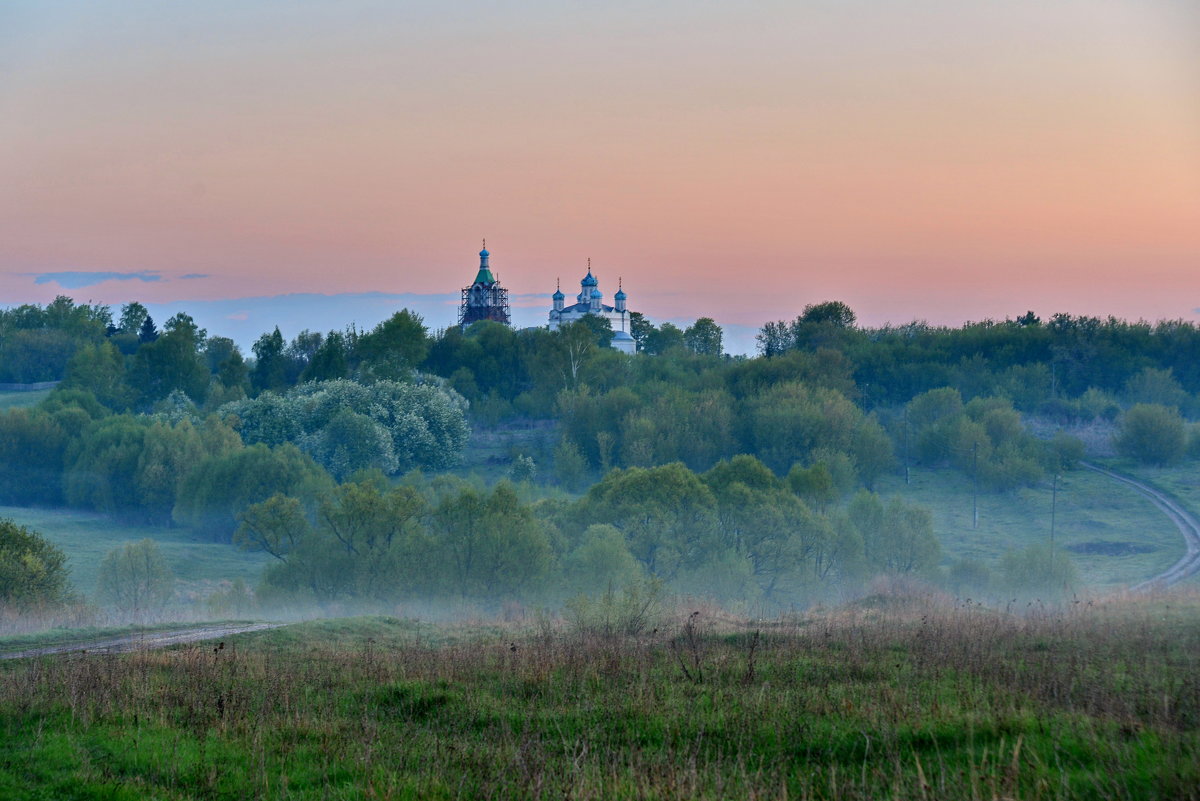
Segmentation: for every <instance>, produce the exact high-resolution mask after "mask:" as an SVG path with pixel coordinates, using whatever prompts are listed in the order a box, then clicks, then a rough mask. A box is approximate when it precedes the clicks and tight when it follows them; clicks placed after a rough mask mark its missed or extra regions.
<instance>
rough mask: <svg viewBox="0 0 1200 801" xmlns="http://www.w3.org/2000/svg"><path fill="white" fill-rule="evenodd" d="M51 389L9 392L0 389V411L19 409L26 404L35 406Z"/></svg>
mask: <svg viewBox="0 0 1200 801" xmlns="http://www.w3.org/2000/svg"><path fill="white" fill-rule="evenodd" d="M50 392H51V390H48V389H40V390H38V391H37V392H11V391H4V390H0V411H4V410H6V409H19V408H23V407H26V406H36V405H37V404H39V403H41V402H42V400H44V399H45V398H46V396H48V395H49V394H50Z"/></svg>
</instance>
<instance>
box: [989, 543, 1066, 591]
mask: <svg viewBox="0 0 1200 801" xmlns="http://www.w3.org/2000/svg"><path fill="white" fill-rule="evenodd" d="M1000 581H1001V582H1002V584H1003V588H1004V589H1006V590H1007V591H1009V592H1012V593H1017V594H1019V595H1022V596H1025V597H1030V596H1032V597H1037V598H1040V599H1042V600H1046V601H1052V600H1058V599H1061V598H1065V597H1067V596H1069V595H1070V594H1071V593H1072V592H1074V591H1075V590H1076V589H1077V588H1078V587H1079V571H1078V570H1077V569H1076V567H1075V564H1074V563H1073V562H1072V561H1071V559H1070V556H1069V555H1068V554H1067V553H1065V552H1064V551H1061V550H1057V549H1052V548H1051V547H1050V546H1049V545H1031V546H1030V547H1028V548H1025V549H1023V550H1019V551H1008V552H1007V553H1005V554H1004V556H1003V557H1002V558H1001V560H1000Z"/></svg>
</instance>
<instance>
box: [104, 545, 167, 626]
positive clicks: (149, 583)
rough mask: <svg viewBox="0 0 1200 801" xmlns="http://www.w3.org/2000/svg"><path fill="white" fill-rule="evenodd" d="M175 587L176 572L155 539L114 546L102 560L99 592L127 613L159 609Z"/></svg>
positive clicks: (137, 615) (138, 615) (141, 613)
mask: <svg viewBox="0 0 1200 801" xmlns="http://www.w3.org/2000/svg"><path fill="white" fill-rule="evenodd" d="M174 587H175V575H174V574H173V573H172V572H171V568H170V567H168V566H167V562H166V560H165V559H163V556H162V552H161V551H160V550H159V548H158V543H156V542H155V541H154V540H151V539H144V540H142V541H141V542H127V543H125V544H124V545H122V546H120V547H119V548H113V549H112V550H111V551H109V552H108V553H106V554H105V555H104V559H103V560H102V561H101V562H100V575H99V577H98V578H97V590H96V591H97V594H98V595H99V596H100V600H101V601H102V602H104V603H105V604H107V605H109V606H111V607H113V608H114V609H117V610H119V611H121V612H123V613H125V614H127V615H132V616H134V617H144V616H146V615H148V614H152V613H154V612H158V611H159V610H161V609H162V607H163V605H164V604H166V602H167V600H168V599H169V598H170V597H171V594H172V592H173V590H174Z"/></svg>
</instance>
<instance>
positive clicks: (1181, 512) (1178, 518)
mask: <svg viewBox="0 0 1200 801" xmlns="http://www.w3.org/2000/svg"><path fill="white" fill-rule="evenodd" d="M1079 464H1080V465H1081V466H1083V467H1086V468H1087V469H1088V470H1094V471H1096V472H1097V473H1101V474H1103V475H1106V476H1108V477H1109V478H1111V479H1112V480H1113V481H1119V482H1121V483H1122V484H1126V485H1128V486H1130V487H1133V489H1135V490H1136V491H1138V492H1140V493H1141V494H1142V495H1145V496H1146V497H1147V498H1149V499H1150V502H1151V503H1152V504H1154V505H1155V506H1157V507H1158V508H1159V509H1160V510H1162V512H1163V513H1164V514H1165V515H1166V516H1167V517H1169V518H1171V522H1172V523H1174V524H1175V525H1176V526H1177V527H1178V528H1179V533H1180V534H1182V535H1183V543H1184V545H1185V546H1186V548H1187V550H1186V551H1185V552H1184V554H1183V557H1182V558H1180V560H1179V561H1178V562H1176V563H1175V564H1173V565H1171V566H1170V567H1169V568H1167V569H1166V570H1165V571H1163V572H1162V573H1159V574H1158V575H1157V576H1154V577H1152V578H1148V579H1146V580H1145V581H1143V582H1142V583H1141V584H1135V585H1134V586H1132V587H1130V588H1129V589H1130V590H1132V591H1133V592H1145V591H1146V590H1151V589H1154V588H1156V587H1170V586H1171V585H1172V584H1175V583H1176V582H1179V581H1183V580H1184V579H1185V578H1188V577H1189V576H1194V575H1195V574H1196V573H1198V572H1200V521H1197V520H1196V518H1195V517H1194V516H1193V515H1192V514H1191V512H1188V511H1187V510H1186V509H1184V508H1183V507H1182V506H1180V505H1179V504H1177V503H1175V501H1173V500H1171V499H1170V498H1169V497H1168V496H1167V495H1166V494H1165V493H1162V492H1159V491H1158V490H1156V489H1154V488H1153V487H1151V486H1150V485H1148V484H1143V483H1142V482H1140V481H1136V480H1134V479H1132V478H1129V477H1128V476H1123V475H1121V474H1120V473H1114V472H1113V471H1111V470H1106V469H1105V468H1103V467H1097V466H1096V465H1094V464H1088V463H1087V462H1080V463H1079Z"/></svg>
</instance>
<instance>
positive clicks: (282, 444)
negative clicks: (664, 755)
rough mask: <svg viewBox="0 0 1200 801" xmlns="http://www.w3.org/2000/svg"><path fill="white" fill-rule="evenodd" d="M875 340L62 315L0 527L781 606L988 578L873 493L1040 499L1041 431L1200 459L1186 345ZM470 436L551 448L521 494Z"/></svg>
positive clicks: (1137, 334)
mask: <svg viewBox="0 0 1200 801" xmlns="http://www.w3.org/2000/svg"><path fill="white" fill-rule="evenodd" d="M856 323H857V321H856V318H855V315H854V312H853V311H852V310H851V309H850V308H849V307H848V306H846V305H845V304H844V303H840V302H837V301H831V302H826V303H817V304H811V305H809V306H807V307H805V309H804V310H803V312H802V313H801V314H800V315H799V316H798V317H797V318H796V319H795V320H793V321H791V322H786V321H780V322H770V323H767V324H765V325H764V326H763V329H762V331H761V332H760V336H759V343H760V348H761V355H760V356H758V357H756V358H749V359H748V358H743V357H736V358H732V357H728V356H725V355H724V354H723V346H722V332H721V329H720V326H718V325H717V324H716V323H715V322H714V321H713V320H712V319H710V318H700V319H698V320H696V321H695V323H694V324H692V325H690V326H686V327H685V328H681V327H679V326H676V325H673V324H671V323H663V324H662V325H658V326H656V325H653V324H652V323H650V322H649V321H648V320H646V319H645V318H642V317H638V318H636V319H635V320H634V331H633V335H634V338H635V340H636V341H637V342H638V344H639V350H640V353H639V354H638V355H635V356H633V357H630V356H626V355H624V354H621V353H618V352H616V351H614V350H612V349H610V348H607V347H606V342H607V339H608V338H610V337H611V335H612V332H611V329H610V328H609V327H608V326H607V324H606V323H605V321H603V320H599V319H584V320H583V321H581V322H579V323H575V324H572V325H567V326H563V328H562V329H561V330H559V331H555V332H550V331H546V330H527V331H516V330H513V329H511V328H509V327H507V326H504V325H500V324H497V323H492V322H481V323H477V324H474V325H472V326H470V327H469V328H468V329H467V330H465V331H463V330H460V329H459V328H457V327H454V328H450V329H448V330H445V331H439V332H433V333H431V332H429V331H428V330H427V329H426V328H425V326H424V323H423V321H422V320H421V318H420V317H419V316H417V315H414V314H412V313H410V312H408V311H402V312H399V313H397V314H396V315H394V316H393V317H392V318H390V319H389V320H386V321H384V322H383V323H381V324H380V325H379V326H377V327H375V328H374V329H373V330H371V331H368V332H359V331H356V330H355V329H353V328H349V329H347V330H345V331H331V332H327V333H325V334H321V333H316V332H310V331H304V332H301V333H300V334H298V335H297V336H296V337H295V338H293V339H292V340H291V341H288V340H286V339H285V338H284V337H283V335H282V334H281V333H280V332H279V331H278V330H277V329H276V330H272V331H270V332H268V333H264V334H263V336H262V337H260V338H259V340H258V341H257V342H256V343H255V344H254V347H253V348H252V354H251V355H250V357H246V356H244V355H243V354H242V353H241V352H240V350H239V348H238V347H237V345H236V344H235V343H233V342H232V341H231V340H229V339H228V338H225V337H221V336H210V335H209V334H208V333H207V332H206V331H204V330H202V329H200V328H198V326H196V324H195V323H194V321H193V320H192V319H191V318H190V317H189V316H188V315H186V314H177V315H175V316H173V317H172V318H170V319H169V320H167V321H165V322H163V323H162V326H161V328H159V327H158V325H157V324H156V323H155V321H154V320H152V319H151V318H150V315H149V314H148V313H147V312H146V310H145V308H144V307H141V306H140V305H139V304H128V305H126V306H125V307H123V308H122V309H121V310H120V313H119V315H116V316H115V318H114V315H113V313H112V312H111V311H110V310H108V309H106V308H103V307H93V306H76V305H75V304H74V303H73V302H72V301H70V300H68V299H66V298H60V299H59V300H56V301H55V302H54V303H53V304H50V305H49V306H47V307H44V308H43V307H36V306H29V307H18V308H17V309H11V310H5V311H3V312H0V331H2V332H4V334H5V336H4V338H3V339H2V340H0V342H2V343H3V344H2V345H0V372H2V373H3V375H6V376H9V377H20V378H21V379H22V380H35V379H36V380H42V379H46V380H55V379H62V383H61V384H60V385H59V387H58V388H57V389H55V390H54V391H53V392H52V393H51V394H50V395H49V396H48V397H47V398H46V399H45V400H44V401H43V402H41V403H40V404H38V405H37V406H35V407H32V408H27V409H13V410H10V411H8V412H5V413H3V414H0V503H10V504H42V505H51V506H53V505H63V504H65V505H69V506H72V507H75V508H82V509H91V510H96V511H99V512H103V513H106V514H109V515H112V516H113V517H114V518H117V519H120V520H124V521H128V522H133V523H155V524H159V525H174V526H184V527H187V528H189V529H191V530H193V531H195V532H197V533H199V534H201V535H202V536H204V537H206V538H209V539H212V540H214V541H220V542H235V543H237V544H238V545H239V546H241V547H244V548H248V549H253V550H261V551H263V552H265V553H267V554H270V556H271V557H272V559H273V561H274V562H276V563H277V564H275V565H274V566H273V567H272V568H271V569H270V570H269V571H268V572H267V574H266V576H265V578H264V584H263V586H262V588H261V590H262V591H263V592H265V593H267V594H271V593H274V594H275V596H276V597H279V598H305V599H308V600H311V601H316V602H322V603H329V602H343V601H346V600H350V599H358V600H375V601H381V602H384V601H394V600H398V599H400V600H403V599H414V598H418V597H424V598H429V597H444V598H448V599H453V598H457V599H476V600H479V599H493V600H494V599H502V598H522V599H526V600H533V599H544V600H553V599H556V598H557V599H563V598H566V597H569V596H570V595H571V594H572V593H574V592H576V591H579V590H580V589H582V588H589V591H592V592H599V591H600V590H601V589H602V585H605V582H607V581H612V582H617V583H619V584H630V585H633V584H637V583H639V582H660V583H663V584H664V585H666V586H669V587H671V588H674V589H677V590H680V591H697V592H707V593H711V594H715V595H718V596H721V597H724V598H729V599H739V600H742V601H749V602H763V603H770V604H777V605H787V604H796V603H805V602H807V601H809V600H811V599H814V598H818V597H824V596H827V595H829V594H830V593H839V592H845V591H849V588H852V587H861V586H862V584H863V582H865V581H867V580H869V579H870V577H871V576H873V575H876V574H879V573H886V574H899V575H909V576H914V577H920V578H922V579H925V580H930V581H942V582H953V581H960V582H961V581H963V580H965V577H966V576H968V575H971V574H973V573H978V574H979V575H981V576H982V575H983V574H982V573H980V571H979V570H977V569H976V568H975V567H973V566H972V565H968V564H965V563H964V564H959V565H952V566H950V568H949V572H946V570H947V566H946V565H945V564H943V561H944V560H943V557H942V552H941V549H940V547H939V544H938V542H937V539H936V537H935V536H934V534H933V524H932V520H931V517H930V515H929V513H928V511H927V510H923V509H920V508H918V507H915V506H913V505H911V504H909V503H906V502H904V501H902V500H900V499H897V498H894V497H881V496H878V495H876V494H874V490H875V489H876V488H877V487H878V485H879V484H880V482H881V481H883V479H884V478H885V477H887V476H888V475H892V474H895V473H898V472H903V471H904V470H905V469H909V470H911V469H920V470H923V471H928V472H930V473H932V474H937V475H946V476H949V475H953V474H958V475H959V476H962V477H966V478H968V479H969V480H970V482H971V485H972V486H974V487H976V488H977V490H978V491H981V492H989V493H1012V492H1016V491H1018V490H1020V489H1021V488H1024V487H1032V486H1039V485H1043V484H1044V483H1045V482H1047V481H1049V480H1050V478H1051V477H1052V476H1053V475H1054V474H1057V473H1059V472H1061V471H1063V470H1069V469H1071V468H1072V467H1073V465H1074V464H1075V463H1076V462H1077V461H1078V460H1079V459H1080V458H1081V457H1082V455H1083V447H1082V444H1081V443H1080V442H1079V441H1078V440H1075V439H1074V438H1072V437H1070V436H1068V435H1066V434H1063V433H1061V432H1060V433H1059V434H1057V435H1055V436H1054V437H1053V438H1052V439H1048V440H1047V439H1039V438H1036V437H1034V436H1033V435H1032V434H1031V433H1030V431H1029V430H1028V429H1027V427H1026V425H1025V420H1024V418H1025V417H1027V416H1035V417H1037V418H1038V419H1039V420H1040V421H1043V423H1044V424H1049V425H1054V424H1075V423H1080V422H1087V421H1092V422H1096V423H1103V424H1112V425H1115V426H1116V428H1115V429H1114V431H1115V435H1116V436H1115V439H1114V444H1115V447H1117V448H1118V449H1119V451H1120V452H1121V453H1122V454H1124V455H1125V456H1126V457H1127V458H1129V459H1132V460H1135V461H1138V462H1143V463H1147V464H1169V463H1173V462H1176V461H1179V460H1181V459H1186V458H1190V457H1189V454H1197V453H1200V447H1198V446H1196V445H1194V444H1193V443H1194V442H1195V440H1196V438H1195V437H1194V435H1193V433H1192V431H1191V428H1190V427H1189V423H1188V422H1187V421H1188V420H1189V419H1190V418H1191V417H1192V416H1194V415H1195V414H1196V413H1197V411H1200V402H1198V401H1197V394H1196V393H1197V391H1198V390H1200V368H1197V366H1196V360H1195V359H1194V358H1192V357H1194V356H1197V355H1200V332H1198V331H1197V329H1196V327H1195V326H1194V325H1192V324H1190V323H1183V322H1178V321H1177V322H1164V323H1159V324H1156V325H1150V324H1146V323H1140V322H1139V323H1127V322H1124V321H1119V320H1114V319H1108V320H1099V319H1096V318H1086V317H1072V316H1069V315H1055V316H1054V317H1053V318H1051V319H1050V320H1049V321H1047V322H1042V321H1041V320H1040V319H1038V318H1037V317H1036V316H1035V315H1032V314H1026V315H1022V316H1020V317H1018V318H1017V319H1016V320H1006V321H1002V322H992V321H987V322H982V323H971V324H967V325H964V326H962V327H959V328H933V327H929V326H925V325H923V324H920V323H913V324H910V325H907V326H885V327H882V328H876V329H865V328H861V327H858V326H857V324H856ZM35 363H36V365H37V366H36V368H35ZM472 426H473V427H475V428H476V429H477V430H478V431H480V432H481V433H483V434H487V433H488V432H510V433H504V434H503V435H504V436H511V432H515V431H521V430H523V429H522V427H526V428H528V429H529V430H536V431H543V432H544V435H539V436H540V437H541V440H536V441H538V442H541V444H538V445H536V446H533V447H532V449H530V448H529V447H527V446H525V445H514V446H513V447H512V450H511V451H510V452H509V453H508V455H507V456H506V457H503V458H502V461H503V462H504V463H505V464H506V465H507V467H506V468H505V469H504V470H503V475H507V476H508V477H510V478H511V479H512V483H503V482H502V483H495V477H492V478H491V479H489V480H488V481H483V480H481V479H479V478H474V479H472V480H469V481H465V482H464V481H463V480H462V479H460V478H452V477H449V476H447V475H445V474H446V473H447V471H453V470H455V469H456V466H457V465H459V464H460V463H461V461H462V458H463V454H464V452H465V451H466V449H467V447H468V444H469V440H470V432H471V428H472ZM543 440H544V441H543ZM529 442H535V440H534V439H530V440H529ZM414 471H420V472H414ZM459 472H461V471H459ZM1035 556H1036V554H1035ZM1013 558H1014V559H1015V558H1016V557H1013ZM1030 558H1033V557H1030ZM1038 558H1040V557H1038ZM1064 563H1065V560H1064ZM980 567H981V569H983V570H985V571H988V572H989V575H991V578H988V579H987V580H988V581H992V580H994V581H996V582H1002V581H1004V580H1005V579H1003V576H1005V575H1007V573H1006V572H1005V571H1006V570H1008V568H1004V567H1003V566H1000V565H996V566H995V568H996V570H995V572H994V574H993V573H992V572H991V571H990V569H988V568H985V567H983V566H980ZM1064 569H1066V568H1064ZM1009 572H1012V571H1009ZM1064 575H1065V574H1064ZM1059 578H1062V577H1061V576H1060V577H1059ZM1056 581H1057V579H1056ZM1064 582H1065V579H1064ZM997 586H999V584H997Z"/></svg>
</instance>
